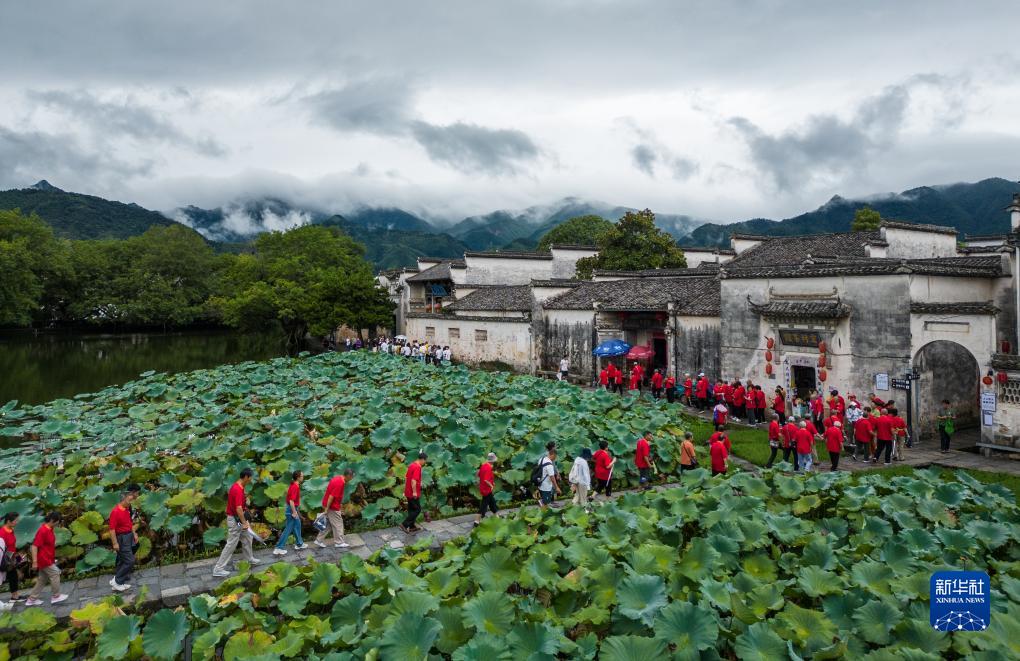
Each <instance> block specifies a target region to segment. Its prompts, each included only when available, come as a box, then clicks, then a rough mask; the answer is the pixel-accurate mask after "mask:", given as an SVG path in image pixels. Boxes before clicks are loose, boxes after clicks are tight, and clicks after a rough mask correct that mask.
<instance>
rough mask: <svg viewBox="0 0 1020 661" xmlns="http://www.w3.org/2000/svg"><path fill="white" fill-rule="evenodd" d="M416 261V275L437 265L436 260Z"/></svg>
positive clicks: (420, 259) (419, 259)
mask: <svg viewBox="0 0 1020 661" xmlns="http://www.w3.org/2000/svg"><path fill="white" fill-rule="evenodd" d="M417 261H418V273H421V272H422V271H426V270H428V269H430V268H432V267H433V266H435V265H436V264H439V260H438V259H422V258H421V257H419V258H418V260H417Z"/></svg>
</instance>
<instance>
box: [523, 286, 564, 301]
mask: <svg viewBox="0 0 1020 661" xmlns="http://www.w3.org/2000/svg"><path fill="white" fill-rule="evenodd" d="M568 291H570V287H532V288H531V295H532V296H533V297H534V298H535V301H536V302H538V303H544V302H545V301H547V300H549V299H550V298H552V297H553V296H559V295H560V294H565V293H566V292H568Z"/></svg>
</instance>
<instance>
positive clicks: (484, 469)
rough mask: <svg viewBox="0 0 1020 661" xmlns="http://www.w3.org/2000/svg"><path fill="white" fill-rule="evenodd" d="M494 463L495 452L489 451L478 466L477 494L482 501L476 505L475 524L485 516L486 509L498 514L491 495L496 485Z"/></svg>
mask: <svg viewBox="0 0 1020 661" xmlns="http://www.w3.org/2000/svg"><path fill="white" fill-rule="evenodd" d="M494 463H496V453H495V452H490V453H489V455H488V456H487V457H486V460H485V462H483V463H482V465H481V466H480V467H479V468H478V494H479V495H480V496H481V497H482V502H481V504H480V505H479V507H478V514H476V515H475V525H476V526H477V525H478V524H479V523H481V522H482V518H483V517H485V513H486V512H487V511H489V512H492V513H493V514H494V515H496V516H499V510H498V509H497V508H496V498H495V497H494V496H493V495H492V490H493V489H494V488H495V487H496V471H495V469H494V468H493V464H494Z"/></svg>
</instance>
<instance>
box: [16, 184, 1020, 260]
mask: <svg viewBox="0 0 1020 661" xmlns="http://www.w3.org/2000/svg"><path fill="white" fill-rule="evenodd" d="M1018 189H1020V186H1018V185H1017V184H1015V183H1013V182H1010V181H1008V180H1006V179H1001V178H991V179H984V180H982V181H979V182H976V183H958V184H950V185H944V186H921V187H918V188H912V189H910V190H906V191H903V192H901V193H886V194H882V195H873V196H869V197H865V198H857V199H846V198H843V197H840V196H838V195H837V196H834V197H833V198H832V199H830V200H829V201H828V202H826V203H825V204H823V205H822V206H820V207H818V208H817V209H815V210H813V211H809V212H807V213H803V214H800V215H798V216H794V217H792V218H787V219H784V220H771V219H767V218H754V219H751V220H746V221H743V222H738V223H730V224H721V223H714V222H709V221H707V220H704V219H699V218H695V217H692V216H686V215H672V214H657V215H656V222H657V224H658V226H659V227H660V228H661V229H663V230H665V231H666V232H668V233H669V234H671V235H672V236H673V237H674V238H675V239H677V241H679V242H680V243H681V244H682V245H686V246H725V245H728V242H729V235H730V234H731V233H733V232H740V233H749V234H763V235H769V236H789V235H794V234H818V233H828V232H838V231H846V230H848V229H849V227H850V223H851V222H852V220H853V216H854V213H855V212H856V210H857V209H859V208H861V207H863V206H865V205H867V206H870V207H872V208H874V209H875V210H876V211H878V212H879V213H880V214H881V215H882V217H883V218H888V219H894V220H901V221H906V222H917V223H931V224H938V225H947V226H951V227H954V228H956V229H958V230H960V231H961V233H963V234H971V235H975V234H996V233H1004V232H1007V231H1008V230H1009V218H1008V216H1007V214H1006V213H1005V211H1004V210H1003V207H1004V206H1005V205H1006V204H1008V203H1009V201H1010V199H1011V198H1012V195H1013V193H1014V192H1016V191H1017V190H1018ZM11 208H20V209H21V210H22V211H23V212H25V213H36V214H38V215H39V216H40V217H41V218H42V219H43V220H45V221H47V222H48V223H49V224H50V225H51V226H52V227H53V229H54V231H55V233H56V234H57V235H58V236H61V237H66V238H72V239H97V238H125V237H128V236H133V235H136V234H140V233H142V232H144V231H145V230H146V229H148V228H149V227H151V226H153V225H169V224H171V223H174V222H178V223H182V224H184V225H187V226H189V227H191V228H193V229H194V230H195V231H197V232H199V233H200V234H201V235H202V236H204V237H205V238H206V239H207V240H209V241H211V242H214V243H216V244H218V245H220V246H221V247H223V248H225V249H229V247H231V246H234V247H236V245H235V244H245V243H247V242H248V241H250V240H251V239H252V238H253V237H255V236H257V235H258V234H260V233H262V232H266V231H273V230H285V229H289V228H291V227H295V226H298V225H304V224H308V223H317V224H324V225H331V226H336V227H340V228H342V229H343V230H344V231H345V232H347V233H348V234H350V235H351V236H352V237H354V238H355V239H356V240H358V241H360V242H361V243H363V244H364V245H365V246H366V256H367V257H368V259H369V260H370V261H372V263H373V264H375V266H376V267H377V268H381V269H385V268H394V267H400V266H413V265H414V263H415V259H416V258H417V257H421V256H425V255H428V256H433V257H451V258H452V257H459V256H461V255H462V254H463V253H464V252H465V251H472V250H493V249H513V250H529V249H533V248H534V247H535V246H536V245H537V243H538V241H539V239H540V238H541V237H542V235H543V234H545V233H546V232H547V231H549V230H550V229H552V228H553V227H555V226H556V225H558V224H560V223H562V222H563V221H565V220H568V219H570V218H573V217H575V216H580V215H585V214H596V215H600V216H603V217H605V218H608V219H610V220H614V221H615V220H618V219H619V218H620V217H621V216H623V214H624V213H626V212H627V211H629V210H631V209H629V208H628V207H622V206H613V205H609V204H605V203H601V202H592V201H586V200H582V199H580V198H576V197H566V198H563V199H561V200H558V201H556V202H554V203H552V204H548V205H536V206H532V207H528V208H526V209H524V210H518V211H509V210H499V211H493V212H491V213H488V214H484V215H478V216H470V217H467V218H463V219H460V220H451V219H435V218H432V219H426V218H423V217H422V216H421V215H418V214H415V213H412V212H409V211H407V210H404V209H399V208H395V207H363V208H360V209H355V210H353V211H350V212H347V213H344V214H342V215H339V214H336V213H331V212H328V211H327V210H322V209H316V208H311V207H306V206H301V205H298V204H295V203H293V202H291V201H288V200H283V199H280V198H275V197H264V198H258V199H250V200H243V201H239V202H236V203H233V204H229V205H225V206H223V207H217V208H213V209H204V208H200V207H196V206H185V207H180V208H177V209H174V210H173V211H170V212H168V213H166V214H162V213H159V212H156V211H150V210H148V209H144V208H142V207H140V206H138V205H137V204H133V203H123V202H114V201H110V200H104V199H103V198H100V197H95V196H92V195H84V194H81V193H70V192H66V191H63V190H60V189H59V188H57V187H55V186H53V185H51V184H49V183H48V182H46V181H45V180H44V181H40V182H39V183H37V184H35V185H34V186H31V187H29V188H23V189H14V190H7V191H0V209H11Z"/></svg>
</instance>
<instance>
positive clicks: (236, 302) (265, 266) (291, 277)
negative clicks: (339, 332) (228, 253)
mask: <svg viewBox="0 0 1020 661" xmlns="http://www.w3.org/2000/svg"><path fill="white" fill-rule="evenodd" d="M220 286H221V289H222V291H221V293H220V295H218V296H216V297H214V298H213V300H212V304H213V305H214V306H215V307H216V308H217V309H218V310H219V311H220V313H221V314H222V317H223V320H224V321H225V322H226V323H227V324H229V325H231V326H235V327H237V328H243V329H248V330H253V329H257V328H265V327H267V326H271V325H273V324H276V323H278V324H279V325H280V326H282V328H283V330H284V332H285V333H286V335H287V342H288V343H289V344H290V345H292V346H293V345H297V344H299V343H300V342H301V340H302V339H303V338H304V337H305V335H306V334H307V333H311V334H312V335H318V336H325V335H328V334H329V333H331V332H332V331H333V330H334V329H335V328H337V327H338V326H340V325H342V324H347V325H349V326H352V327H354V328H371V327H374V326H377V325H382V324H386V323H389V322H390V320H391V319H392V316H391V315H392V312H393V304H392V303H391V302H390V300H389V297H388V295H387V293H386V292H385V291H383V290H381V289H379V288H378V287H376V285H375V277H374V276H373V274H372V269H371V266H370V265H369V263H368V262H367V261H366V260H365V257H364V248H362V246H361V245H360V244H358V243H356V242H355V241H354V240H353V239H351V238H350V237H349V236H347V235H346V234H344V233H343V232H342V231H340V230H339V229H337V228H331V227H322V226H318V225H306V226H304V227H298V228H295V229H292V230H289V231H287V232H272V233H269V234H263V235H261V236H259V237H258V238H257V239H256V240H255V253H254V254H251V255H239V256H238V257H237V258H236V259H235V261H234V262H233V264H231V265H230V267H229V269H228V270H227V271H226V272H225V273H224V274H223V280H222V282H221V284H220Z"/></svg>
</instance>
